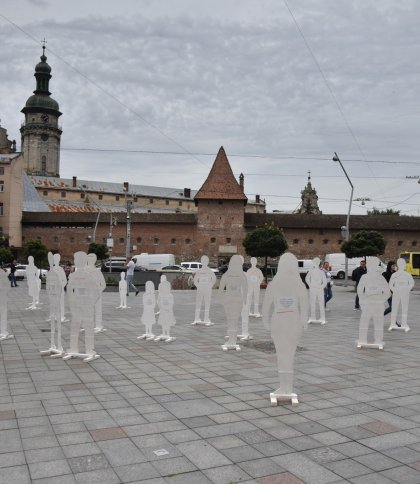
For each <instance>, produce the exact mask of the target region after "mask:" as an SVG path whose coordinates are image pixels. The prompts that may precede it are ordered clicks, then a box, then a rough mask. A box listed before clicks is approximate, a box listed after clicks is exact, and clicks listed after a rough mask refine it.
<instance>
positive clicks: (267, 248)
mask: <svg viewBox="0 0 420 484" xmlns="http://www.w3.org/2000/svg"><path fill="white" fill-rule="evenodd" d="M242 245H243V246H244V247H245V251H246V253H247V254H248V255H250V256H251V257H265V258H267V257H278V256H279V255H282V254H283V253H284V252H285V251H286V250H287V248H288V245H287V241H286V238H285V237H284V234H283V230H282V229H280V228H279V227H277V225H275V224H274V223H271V224H269V225H268V224H265V225H264V227H258V228H256V229H255V230H253V231H252V232H249V233H248V234H247V235H246V237H245V238H244V240H243V241H242Z"/></svg>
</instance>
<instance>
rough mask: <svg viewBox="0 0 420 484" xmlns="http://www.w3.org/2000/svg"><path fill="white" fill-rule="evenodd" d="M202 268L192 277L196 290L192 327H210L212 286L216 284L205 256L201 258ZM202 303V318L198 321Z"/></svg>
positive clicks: (214, 275) (214, 276)
mask: <svg viewBox="0 0 420 484" xmlns="http://www.w3.org/2000/svg"><path fill="white" fill-rule="evenodd" d="M201 264H202V267H201V268H200V269H198V270H197V271H196V273H195V274H194V277H193V283H194V285H195V287H196V288H197V294H196V299H195V318H194V322H193V323H192V324H193V325H195V324H204V325H206V326H211V325H212V324H213V323H212V322H211V321H210V301H211V294H212V289H213V286H214V284H215V283H216V274H215V273H214V272H213V271H212V270H211V269H210V268H209V266H208V265H209V258H208V257H207V256H206V255H203V256H202V257H201ZM203 303H204V318H203V321H202V320H201V319H200V312H201V306H202V305H203Z"/></svg>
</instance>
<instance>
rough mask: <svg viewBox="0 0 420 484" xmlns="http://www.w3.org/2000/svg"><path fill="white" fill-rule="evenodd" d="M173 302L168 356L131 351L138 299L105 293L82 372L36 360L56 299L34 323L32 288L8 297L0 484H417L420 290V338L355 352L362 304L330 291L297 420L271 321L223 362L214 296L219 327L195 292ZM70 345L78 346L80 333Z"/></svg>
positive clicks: (397, 336)
mask: <svg viewBox="0 0 420 484" xmlns="http://www.w3.org/2000/svg"><path fill="white" fill-rule="evenodd" d="M174 295H175V314H176V318H177V325H176V326H175V327H174V328H173V331H172V333H173V335H174V336H176V337H177V340H176V341H175V342H173V343H170V344H167V343H163V342H159V343H155V342H146V341H139V340H137V339H136V336H138V335H140V334H142V333H143V332H144V331H143V329H144V327H143V325H141V324H140V315H141V293H140V294H139V296H138V297H135V296H134V295H130V297H129V298H128V300H129V305H130V306H132V308H131V309H128V310H126V311H121V310H117V309H115V307H116V306H118V304H119V295H118V293H108V292H107V293H104V326H105V327H106V328H108V331H107V332H106V333H104V334H99V335H97V336H96V344H95V346H96V350H97V351H98V353H100V354H101V358H100V359H98V360H96V361H94V362H92V363H83V362H82V361H81V360H69V361H63V360H62V359H51V358H48V357H41V356H40V354H39V350H42V349H48V347H49V337H50V333H49V332H48V331H49V323H47V322H45V320H46V317H47V304H46V294H45V291H42V292H41V302H43V303H44V305H43V306H42V309H40V310H37V311H25V310H24V308H25V307H27V306H28V305H29V302H30V299H29V297H28V295H27V288H26V284H25V283H21V284H20V286H19V287H18V288H17V289H13V290H11V291H10V297H11V301H10V304H9V322H10V323H11V328H12V332H13V333H14V335H15V339H14V340H7V341H3V342H1V343H0V348H1V355H2V361H1V372H0V388H1V392H0V429H1V430H0V483H2V484H3V483H4V484H9V483H10V484H11V483H16V484H25V483H30V482H32V483H54V484H70V483H89V484H90V483H99V484H108V483H129V482H130V483H131V482H142V483H143V484H146V483H147V484H160V483H171V484H189V483H193V484H201V483H220V484H229V483H236V482H247V483H261V484H279V483H282V484H283V483H290V484H292V483H293V484H297V483H301V482H308V483H339V482H352V483H376V482H378V483H387V482H398V483H420V391H419V390H420V370H419V365H420V351H419V349H420V324H419V321H418V319H419V318H418V314H419V313H420V297H419V293H418V291H414V293H413V295H412V297H411V307H410V315H409V324H410V326H411V328H412V331H411V332H409V333H407V334H405V333H402V332H395V331H394V332H392V333H388V332H387V331H386V332H385V350H384V351H378V350H372V349H370V350H367V349H363V350H357V349H356V346H355V341H356V339H357V336H358V318H359V317H360V313H359V312H358V311H354V310H353V306H354V293H353V292H351V288H345V287H336V286H335V287H334V298H333V299H332V300H331V303H330V307H331V310H330V312H328V313H327V319H328V321H329V322H328V324H327V325H325V326H320V325H311V326H310V327H309V328H308V330H307V331H306V332H305V334H304V338H303V341H302V347H301V348H300V349H299V351H298V352H297V356H296V364H295V382H296V383H295V390H296V391H297V393H298V396H299V400H300V405H299V406H298V407H293V408H292V406H291V405H289V404H285V405H280V406H278V407H271V406H270V400H269V393H270V392H271V391H273V390H274V389H276V388H277V387H278V381H277V370H276V357H275V354H274V353H273V352H272V345H271V344H270V338H269V334H268V332H267V331H265V330H264V328H263V327H262V324H261V320H254V319H252V318H251V320H250V329H251V332H252V334H254V336H255V339H254V341H253V342H251V343H249V344H243V345H242V351H241V352H235V351H231V352H223V351H221V348H220V345H221V344H222V343H223V341H224V334H225V324H224V321H223V312H222V306H221V305H220V304H218V301H217V293H216V292H215V293H214V299H213V307H212V311H211V316H212V320H213V321H214V322H215V325H214V326H212V327H193V326H191V325H190V324H189V323H190V322H191V321H192V320H193V317H194V305H195V292H194V291H176V292H174ZM388 318H389V316H388V317H387V319H386V321H387V322H388V321H389V319H388ZM386 327H387V325H386ZM155 328H157V327H155ZM156 331H157V329H156ZM63 333H64V338H63V339H64V343H65V347H66V348H67V347H68V337H69V323H65V324H64V328H63ZM83 344H84V343H83V342H82V343H81V345H82V346H81V348H83Z"/></svg>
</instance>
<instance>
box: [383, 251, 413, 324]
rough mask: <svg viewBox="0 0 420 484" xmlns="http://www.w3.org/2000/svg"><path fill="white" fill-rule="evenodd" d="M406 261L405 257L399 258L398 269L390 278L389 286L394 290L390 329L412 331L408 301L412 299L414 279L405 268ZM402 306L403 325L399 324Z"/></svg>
mask: <svg viewBox="0 0 420 484" xmlns="http://www.w3.org/2000/svg"><path fill="white" fill-rule="evenodd" d="M405 266H406V262H405V260H404V259H403V258H400V259H398V260H397V267H398V270H397V271H396V272H394V273H393V274H392V276H391V279H390V280H389V288H390V289H391V291H392V310H391V324H390V326H389V328H388V331H392V330H393V329H402V330H404V331H405V332H407V331H410V327H409V326H408V324H407V317H408V303H409V299H410V291H411V290H412V289H413V287H414V279H413V276H412V275H411V274H409V273H408V272H406V270H405ZM399 306H401V326H398V325H397V314H398V310H399Z"/></svg>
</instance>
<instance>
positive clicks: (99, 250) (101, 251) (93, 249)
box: [88, 242, 109, 260]
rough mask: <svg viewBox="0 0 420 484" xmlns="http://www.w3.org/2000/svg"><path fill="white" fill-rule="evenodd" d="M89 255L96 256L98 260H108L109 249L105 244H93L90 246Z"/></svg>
mask: <svg viewBox="0 0 420 484" xmlns="http://www.w3.org/2000/svg"><path fill="white" fill-rule="evenodd" d="M88 254H96V257H97V258H98V260H104V259H107V258H108V256H109V254H108V247H107V246H106V245H105V244H97V243H96V242H91V243H90V244H89V249H88Z"/></svg>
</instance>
